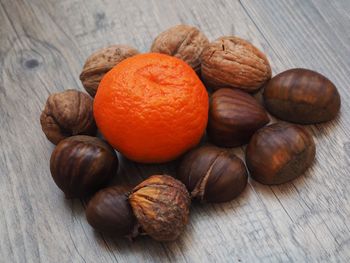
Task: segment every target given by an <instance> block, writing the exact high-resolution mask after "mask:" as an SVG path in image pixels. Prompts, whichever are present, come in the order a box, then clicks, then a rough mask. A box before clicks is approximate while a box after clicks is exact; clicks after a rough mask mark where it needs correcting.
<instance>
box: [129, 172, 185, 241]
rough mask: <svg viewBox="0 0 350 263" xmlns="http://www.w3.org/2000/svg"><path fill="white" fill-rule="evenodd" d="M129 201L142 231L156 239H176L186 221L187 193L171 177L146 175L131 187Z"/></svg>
mask: <svg viewBox="0 0 350 263" xmlns="http://www.w3.org/2000/svg"><path fill="white" fill-rule="evenodd" d="M129 202H130V204H131V207H132V209H133V212H134V214H135V216H136V218H137V221H138V223H139V224H140V226H141V228H142V230H143V231H144V232H145V233H146V234H147V235H149V236H151V237H152V238H153V239H155V240H158V241H170V240H175V239H176V238H178V236H179V235H180V234H181V233H182V231H183V230H184V228H185V226H186V224H187V222H188V215H189V206H190V202H191V201H190V195H189V193H188V191H187V190H186V187H185V185H184V184H183V183H181V182H180V181H178V180H176V179H175V178H173V177H171V176H167V175H153V176H151V177H149V178H148V179H146V180H145V181H143V182H142V183H140V184H139V185H137V186H136V187H135V188H134V189H133V191H132V193H131V195H130V196H129Z"/></svg>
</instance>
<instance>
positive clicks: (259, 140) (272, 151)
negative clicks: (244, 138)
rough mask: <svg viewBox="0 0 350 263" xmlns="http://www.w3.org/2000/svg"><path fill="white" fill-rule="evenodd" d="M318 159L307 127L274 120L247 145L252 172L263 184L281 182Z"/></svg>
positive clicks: (247, 157)
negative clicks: (274, 121)
mask: <svg viewBox="0 0 350 263" xmlns="http://www.w3.org/2000/svg"><path fill="white" fill-rule="evenodd" d="M314 159H315V143H314V140H313V138H312V136H311V135H310V134H309V133H308V132H307V131H306V129H305V128H303V127H301V126H298V125H294V124H288V123H274V124H272V125H269V126H266V127H264V128H262V129H260V130H258V131H257V132H256V133H255V134H254V136H253V137H252V139H251V140H250V142H249V144H248V146H247V149H246V164H247V167H248V170H249V172H250V175H251V176H252V178H253V179H255V180H256V181H258V182H260V183H262V184H269V185H272V184H282V183H285V182H288V181H290V180H292V179H294V178H296V177H297V176H299V175H301V174H303V173H304V172H305V171H306V170H307V168H308V167H309V166H310V165H311V164H312V162H313V160H314Z"/></svg>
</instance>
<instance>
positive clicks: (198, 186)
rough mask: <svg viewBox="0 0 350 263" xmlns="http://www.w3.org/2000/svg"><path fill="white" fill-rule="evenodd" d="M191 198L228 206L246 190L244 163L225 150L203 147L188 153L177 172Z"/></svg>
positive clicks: (246, 176) (246, 177)
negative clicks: (227, 204)
mask: <svg viewBox="0 0 350 263" xmlns="http://www.w3.org/2000/svg"><path fill="white" fill-rule="evenodd" d="M177 178H178V179H179V180H180V181H181V182H183V183H184V184H185V185H186V187H187V189H188V191H189V192H190V193H191V197H192V198H195V199H198V200H200V201H206V202H227V201H230V200H232V199H234V198H235V197H237V196H238V195H239V194H240V193H241V192H242V191H243V190H244V188H245V187H246V185H247V180H248V175H247V170H246V167H245V165H244V163H243V162H242V161H241V159H239V158H238V157H236V156H235V155H234V154H232V153H230V152H229V151H227V150H226V149H222V148H218V147H214V146H202V147H200V148H197V149H194V150H192V151H190V152H189V153H187V154H186V155H185V156H184V158H183V160H182V162H181V164H180V166H179V169H178V173H177Z"/></svg>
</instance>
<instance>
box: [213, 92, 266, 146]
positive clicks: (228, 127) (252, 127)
mask: <svg viewBox="0 0 350 263" xmlns="http://www.w3.org/2000/svg"><path fill="white" fill-rule="evenodd" d="M269 121H270V120H269V117H268V115H267V113H266V111H265V110H264V108H263V107H262V106H261V105H260V104H259V103H258V102H257V101H256V99H255V98H253V97H252V96H250V95H249V94H247V93H245V92H243V91H240V90H231V89H225V88H224V89H219V90H217V91H216V92H214V93H213V94H212V96H211V97H210V104H209V118H208V129H207V131H208V135H209V137H210V139H211V141H212V142H213V143H214V144H216V145H217V146H222V147H236V146H240V145H243V144H246V143H248V141H249V139H250V137H251V136H252V135H253V134H254V132H255V131H256V130H258V129H260V128H261V127H263V126H265V125H266V124H267V123H268V122H269Z"/></svg>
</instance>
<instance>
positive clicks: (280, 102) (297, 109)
mask: <svg viewBox="0 0 350 263" xmlns="http://www.w3.org/2000/svg"><path fill="white" fill-rule="evenodd" d="M263 98H264V102H265V106H266V109H267V110H268V111H269V112H270V113H271V114H273V115H275V116H276V117H278V118H280V119H282V120H286V121H290V122H295V123H300V124H313V123H319V122H325V121H329V120H332V119H334V118H335V117H336V115H337V114H338V112H339V109H340V104H341V103H340V96H339V93H338V90H337V88H336V87H335V86H334V84H333V83H332V82H331V81H330V80H329V79H327V78H326V77H325V76H323V75H321V74H319V73H317V72H315V71H312V70H308V69H301V68H296V69H290V70H287V71H284V72H282V73H280V74H278V75H276V76H275V77H273V78H272V79H271V80H270V81H269V82H268V83H267V84H266V87H265V90H264V93H263Z"/></svg>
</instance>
